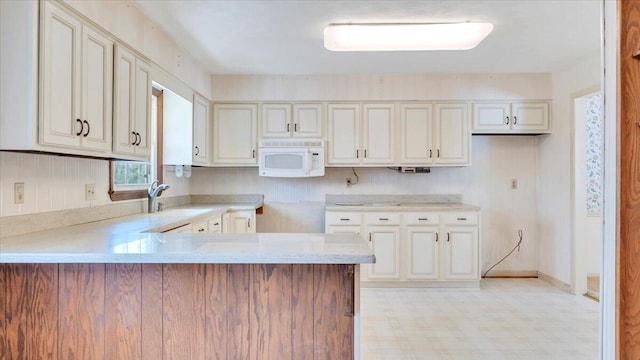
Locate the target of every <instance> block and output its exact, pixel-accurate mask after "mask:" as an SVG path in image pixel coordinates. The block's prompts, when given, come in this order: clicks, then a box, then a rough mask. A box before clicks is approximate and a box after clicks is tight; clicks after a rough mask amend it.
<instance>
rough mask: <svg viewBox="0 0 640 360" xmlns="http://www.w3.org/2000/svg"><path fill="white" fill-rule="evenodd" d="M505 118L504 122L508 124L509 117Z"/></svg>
mask: <svg viewBox="0 0 640 360" xmlns="http://www.w3.org/2000/svg"><path fill="white" fill-rule="evenodd" d="M506 119H507V120H506V121H505V124H507V125H509V117H508V116H507V117H506Z"/></svg>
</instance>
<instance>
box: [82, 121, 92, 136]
mask: <svg viewBox="0 0 640 360" xmlns="http://www.w3.org/2000/svg"><path fill="white" fill-rule="evenodd" d="M82 122H83V123H84V124H87V132H86V133H84V135H82V136H83V137H87V135H89V133H90V132H91V126H89V122H88V121H87V120H83V121H82Z"/></svg>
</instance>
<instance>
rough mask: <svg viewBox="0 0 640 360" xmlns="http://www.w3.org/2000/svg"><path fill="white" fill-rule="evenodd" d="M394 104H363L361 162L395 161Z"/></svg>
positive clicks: (388, 163) (389, 163) (391, 162)
mask: <svg viewBox="0 0 640 360" xmlns="http://www.w3.org/2000/svg"><path fill="white" fill-rule="evenodd" d="M394 109H395V106H394V105H393V104H364V105H363V108H362V111H363V128H362V130H363V131H362V134H363V135H362V148H363V153H362V158H361V159H362V163H363V164H375V165H393V163H394V162H395V142H394V139H395V124H396V122H395V119H396V116H395V111H394Z"/></svg>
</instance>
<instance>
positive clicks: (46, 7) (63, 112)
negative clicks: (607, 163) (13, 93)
mask: <svg viewBox="0 0 640 360" xmlns="http://www.w3.org/2000/svg"><path fill="white" fill-rule="evenodd" d="M41 4H42V9H43V10H42V11H43V23H42V31H41V39H42V41H41V56H42V57H41V80H40V81H41V82H40V86H41V97H40V127H39V129H40V130H39V141H40V143H41V144H42V145H52V146H62V147H70V148H77V149H82V150H90V151H92V152H93V151H97V152H101V153H107V152H109V150H110V149H111V121H112V113H111V108H112V106H111V104H112V103H111V99H112V84H113V63H112V61H113V42H112V41H111V40H110V39H108V38H107V37H106V36H104V35H102V34H100V33H99V32H98V31H96V30H94V29H92V28H91V27H89V26H88V25H85V24H83V23H82V22H81V21H80V20H79V19H78V18H76V17H75V16H73V15H72V14H70V13H68V12H67V11H65V10H63V9H61V8H58V7H57V6H55V5H54V4H52V3H50V2H42V3H41Z"/></svg>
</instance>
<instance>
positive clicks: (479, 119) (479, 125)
mask: <svg viewBox="0 0 640 360" xmlns="http://www.w3.org/2000/svg"><path fill="white" fill-rule="evenodd" d="M510 124H511V111H510V107H509V104H508V103H497V104H485V103H475V104H473V128H474V130H494V129H505V130H507V129H509V128H510Z"/></svg>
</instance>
